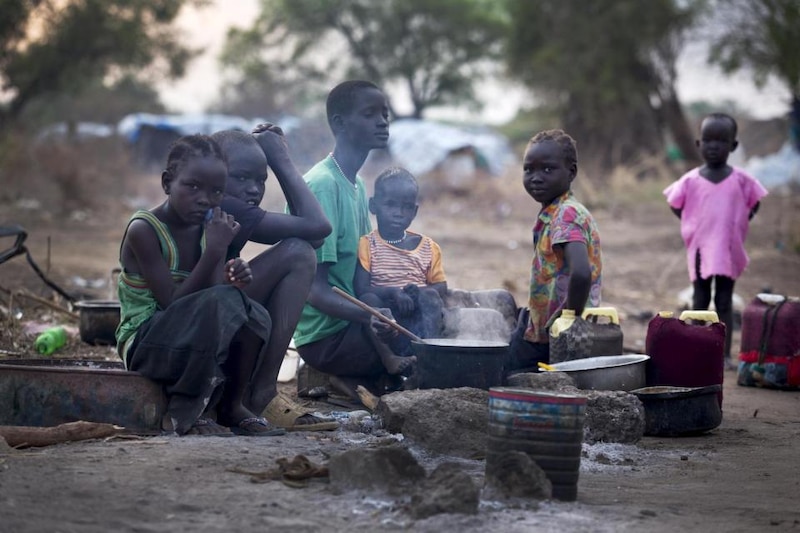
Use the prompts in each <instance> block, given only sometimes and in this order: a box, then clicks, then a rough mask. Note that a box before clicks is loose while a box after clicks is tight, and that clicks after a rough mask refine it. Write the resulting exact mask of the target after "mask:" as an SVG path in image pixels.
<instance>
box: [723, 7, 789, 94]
mask: <svg viewBox="0 0 800 533" xmlns="http://www.w3.org/2000/svg"><path fill="white" fill-rule="evenodd" d="M715 7H716V10H717V11H718V12H720V13H723V14H724V15H723V16H721V17H720V19H721V22H720V23H721V24H723V28H724V30H723V33H722V34H721V35H719V36H718V37H716V38H715V39H714V41H713V43H712V46H711V50H710V54H709V61H711V62H713V63H717V64H719V65H720V66H721V67H722V68H723V70H725V71H726V72H734V71H736V70H739V69H740V68H742V67H745V66H747V67H750V68H752V69H753V73H754V79H755V82H756V83H757V84H759V85H763V84H764V83H765V82H766V79H767V77H768V76H769V75H770V74H773V75H775V76H776V77H778V78H779V79H780V80H781V81H782V82H783V83H784V84H785V85H786V87H787V88H788V89H789V91H791V93H792V94H793V95H794V96H795V97H800V52H799V51H800V1H798V0H717V2H716V3H715Z"/></svg>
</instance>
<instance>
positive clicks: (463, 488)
mask: <svg viewBox="0 0 800 533" xmlns="http://www.w3.org/2000/svg"><path fill="white" fill-rule="evenodd" d="M479 501H480V488H478V486H477V485H476V484H475V482H474V481H473V480H472V478H471V477H470V476H469V474H467V473H466V472H464V471H463V470H462V469H461V467H460V466H459V465H458V464H456V463H444V464H441V465H439V466H438V467H437V468H436V470H434V471H433V473H432V474H431V475H430V477H429V478H428V479H426V480H425V481H423V482H422V484H421V485H419V488H418V489H417V491H416V492H415V493H414V494H413V495H412V496H411V514H412V515H413V516H414V518H427V517H429V516H433V515H435V514H440V513H461V514H475V513H477V512H478V503H479Z"/></svg>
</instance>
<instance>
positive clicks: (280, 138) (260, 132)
mask: <svg viewBox="0 0 800 533" xmlns="http://www.w3.org/2000/svg"><path fill="white" fill-rule="evenodd" d="M253 137H255V139H256V141H258V144H259V145H260V146H261V149H262V150H264V153H265V154H266V156H267V161H269V160H270V157H275V156H276V154H278V153H280V152H288V149H289V148H288V146H287V144H286V137H284V135H283V130H282V129H281V128H280V126H276V125H275V124H271V123H269V122H265V123H263V124H259V125H258V126H256V127H255V128H253Z"/></svg>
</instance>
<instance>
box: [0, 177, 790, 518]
mask: <svg viewBox="0 0 800 533" xmlns="http://www.w3.org/2000/svg"><path fill="white" fill-rule="evenodd" d="M508 180H509V182H508V183H495V184H492V185H490V186H487V185H482V186H480V188H479V189H478V191H477V194H475V195H473V197H472V198H471V199H468V198H466V197H448V198H444V199H438V200H436V201H427V202H425V203H423V205H422V206H421V208H420V215H419V217H418V220H417V221H416V222H415V228H416V229H417V230H419V231H422V232H425V233H427V234H429V235H431V236H432V237H434V238H435V239H436V240H437V241H438V242H439V243H440V244H441V246H442V249H443V252H444V261H445V269H446V272H447V275H448V279H449V283H450V286H451V287H459V288H470V289H480V288H493V287H506V288H508V289H509V290H511V291H512V293H513V294H514V295H515V296H516V297H517V298H518V300H519V302H520V303H522V302H523V301H524V294H525V287H526V284H527V277H528V265H529V261H530V257H529V256H530V243H529V240H530V228H531V226H532V224H533V221H534V218H535V216H536V213H537V206H535V205H534V204H533V203H532V202H531V201H530V200H529V199H527V198H526V197H525V196H524V194H522V190H521V188H520V187H519V186H518V183H517V181H516V177H513V178H508ZM651 188H652V187H651ZM125 189H126V190H127V191H128V193H127V196H125V197H124V198H116V199H113V200H109V205H108V206H107V207H106V208H104V209H94V210H91V211H88V210H87V211H72V212H68V213H63V214H59V215H43V214H42V213H41V212H39V211H37V210H35V209H30V208H29V207H30V204H29V203H25V202H21V203H20V202H17V203H14V204H8V205H0V224H7V223H10V222H14V223H20V224H22V225H23V226H25V227H26V228H27V229H28V231H29V239H28V244H29V247H30V249H31V251H32V253H33V255H34V257H35V258H36V260H37V262H38V263H39V264H40V265H41V266H42V267H43V268H45V265H46V263H47V261H46V257H47V255H48V254H47V241H48V237H49V238H50V243H51V244H50V253H49V256H50V262H49V263H50V268H49V273H50V275H51V276H52V277H53V279H55V280H56V281H57V282H58V283H59V284H63V286H64V287H65V288H67V289H68V290H70V291H73V292H75V293H80V294H83V295H85V296H92V297H106V296H107V293H108V287H107V286H103V282H104V281H103V280H106V279H107V278H108V275H109V272H110V270H111V268H113V267H114V266H116V256H117V251H118V244H119V240H120V237H121V233H122V230H123V229H124V224H125V221H126V219H127V217H128V216H129V214H130V212H131V211H132V210H133V208H134V206H139V205H141V206H147V205H150V204H153V203H154V202H155V201H156V199H157V197H158V195H157V191H158V185H157V183H156V180H155V178H153V177H141V182H137V183H134V184H130V183H128V184H127V185H126V188H125ZM273 192H274V191H273ZM797 207H798V197H797V196H796V195H795V196H787V197H779V196H777V195H774V196H772V197H770V198H768V199H767V200H766V201H765V202H764V205H763V208H762V211H761V213H760V214H759V215H758V216H757V217H756V219H755V220H754V222H753V224H752V228H751V235H750V237H749V239H748V245H747V247H748V251H749V254H750V257H751V260H752V262H751V265H750V267H749V269H748V271H747V272H746V273H745V274H744V276H743V277H742V278H741V279H740V280H739V281H738V282H737V291H736V292H737V294H739V295H740V296H741V297H742V298H743V300H744V301H745V302H746V301H749V300H750V299H752V298H753V297H754V295H755V294H756V293H757V292H759V291H760V290H762V289H763V288H765V287H771V288H772V290H773V291H775V292H780V293H787V294H793V295H799V294H800V276H799V275H798V272H800V255H798V254H797V253H796V252H795V251H791V249H790V247H789V246H786V245H785V239H786V238H787V235H791V234H792V232H795V233H794V234H796V232H797V227H798V224H800V222H798V220H800V219H798V218H797V216H798V215H796V214H792V213H796V212H797ZM593 211H594V214H595V215H596V217H597V219H598V223H599V226H600V232H601V237H602V240H603V254H604V280H603V284H604V299H605V300H606V303H607V304H610V305H614V306H616V307H617V308H618V309H619V310H620V312H621V315H622V324H623V330H624V333H625V345H626V346H629V347H633V348H636V349H640V350H641V349H642V348H643V341H644V333H645V331H646V324H647V320H649V318H650V317H651V316H652V315H653V313H655V312H657V311H659V310H663V309H668V310H674V309H677V308H678V307H679V305H680V304H679V303H678V302H677V293H678V292H680V291H681V290H682V289H684V288H685V287H686V286H687V285H688V276H687V274H686V266H685V259H684V254H683V249H682V245H681V241H680V237H679V233H678V223H677V220H676V219H674V217H672V215H671V213H670V212H669V210H668V209H667V208H666V206H665V205H663V204H662V203H661V202H660V201H658V200H657V199H656V197H655V195H651V196H650V197H649V198H648V197H647V195H646V194H642V195H634V196H633V198H629V199H627V200H619V201H617V200H615V201H614V202H603V203H598V205H597V206H596V207H594V208H593ZM792 217H795V218H792ZM0 242H2V241H0ZM3 244H7V243H3ZM256 251H257V249H256V248H251V249H249V253H255V252H256ZM92 284H95V285H97V286H96V287H94V288H92V287H91V285H92ZM84 285H87V286H86V287H83V286H84ZM0 287H3V288H5V289H11V290H17V289H19V288H22V287H24V288H27V289H28V290H30V291H31V292H33V293H35V294H38V295H41V296H49V291H48V290H47V289H46V288H45V287H44V286H43V284H42V283H41V282H40V281H39V280H38V278H37V277H36V276H35V275H34V274H33V272H32V270H31V269H30V268H29V267H28V265H27V264H26V263H25V261H24V258H22V257H18V258H15V259H12V260H11V261H8V262H7V263H5V264H3V265H0ZM0 304H2V305H6V304H7V294H6V293H3V292H2V291H0ZM22 310H23V312H24V314H23V317H22V319H21V321H22V322H24V321H26V320H35V321H40V322H41V321H45V322H46V321H53V322H56V321H58V322H62V323H63V322H64V320H65V318H64V317H61V316H59V315H57V314H53V313H51V312H49V311H47V310H46V309H44V308H37V307H33V306H31V305H30V304H29V303H28V304H25V305H23V306H22ZM0 320H1V321H3V327H2V329H0V332H2V335H0V361H2V359H3V357H11V356H14V354H15V352H21V353H23V354H24V355H26V356H28V355H30V350H31V342H30V339H29V338H25V337H24V336H23V335H22V334H21V331H22V326H21V324H20V322H18V321H13V320H11V319H10V318H9V317H8V315H5V316H3V313H0ZM67 323H71V324H73V325H75V324H76V323H75V322H74V321H72V322H69V321H67ZM736 341H738V334H737V336H736V337H735V342H736ZM65 353H66V354H67V355H68V356H71V357H93V358H103V357H112V358H113V354H112V353H111V352H110V351H109V350H108V349H106V348H92V347H88V346H87V345H83V344H81V343H80V342H79V341H77V340H73V341H72V342H71V344H70V345H69V346H68V347H67V349H66V351H65ZM725 380H726V381H725V391H724V394H725V404H724V420H723V423H722V425H721V426H720V427H719V428H717V429H716V430H714V431H712V432H711V433H709V434H707V435H705V436H702V437H691V438H680V439H666V438H652V437H645V438H644V439H643V440H642V441H641V442H639V443H638V444H637V445H611V444H598V445H593V446H585V449H584V457H583V461H582V467H581V477H580V482H579V496H578V501H577V502H575V503H559V502H543V503H540V504H535V503H519V502H517V503H515V504H508V503H500V502H493V501H482V503H481V508H480V512H479V513H478V514H477V515H439V516H434V517H431V518H428V519H425V520H416V521H415V520H413V519H412V518H411V517H410V515H409V514H408V512H407V502H406V501H403V500H397V501H392V500H389V499H388V498H387V497H385V496H383V495H380V494H363V493H334V492H333V491H332V490H331V489H330V487H329V486H328V485H326V484H325V483H323V482H321V481H314V482H312V483H311V484H310V485H309V486H308V487H307V488H303V489H295V488H289V487H287V486H285V485H283V484H281V483H279V482H270V483H264V484H259V483H252V482H251V481H250V480H249V478H248V476H246V475H242V474H239V473H234V472H231V471H230V470H231V469H236V468H239V469H244V470H250V471H264V470H267V469H269V468H272V467H273V466H274V462H275V460H276V459H278V458H280V457H289V458H291V457H294V456H295V455H297V454H305V455H307V456H308V457H309V458H310V459H311V460H312V461H315V462H317V463H324V462H325V461H326V459H327V458H328V457H329V456H330V455H333V454H336V453H339V452H341V451H344V450H346V449H349V448H351V447H354V446H380V445H383V444H385V443H386V442H387V441H394V440H396V439H398V438H401V437H400V436H382V437H379V436H375V435H365V434H362V433H357V432H351V431H345V430H338V431H336V432H330V433H318V434H315V433H292V434H288V435H286V436H283V437H274V438H268V439H247V438H244V437H236V438H233V439H220V438H198V437H184V438H166V437H154V438H146V439H140V440H110V441H92V442H84V443H74V444H64V445H58V446H53V447H49V448H45V449H39V450H26V451H17V452H10V453H5V454H4V453H3V452H2V451H0V532H5V531H8V532H27V531H31V532H33V531H61V532H73V531H81V532H84V531H108V530H112V529H113V530H118V531H140V532H147V531H177V532H179V531H228V530H231V531H241V530H247V529H257V530H268V531H272V530H274V531H289V530H291V531H294V532H299V531H314V532H317V531H345V530H347V531H351V530H354V531H373V530H376V529H378V528H382V529H387V530H401V529H410V530H413V531H452V530H461V531H485V530H488V529H493V530H497V531H641V530H647V531H654V532H660V531H664V532H667V531H680V530H690V531H764V530H769V531H800V511H798V509H799V508H800V507H798V505H797V497H798V494H800V459H798V457H797V452H796V450H797V445H796V442H797V440H796V439H798V438H800V393H798V392H780V391H773V390H762V389H754V388H744V387H739V386H737V385H736V383H735V373H734V372H731V371H728V372H726V375H725ZM284 388H285V389H286V390H287V391H292V390H293V384H288V385H286V386H285V387H284ZM412 450H413V451H414V453H415V454H416V455H417V456H418V458H419V460H420V461H421V462H422V464H423V465H425V466H426V468H428V469H429V470H430V469H432V468H433V467H434V466H435V465H436V464H438V463H439V462H441V461H442V460H444V459H445V458H442V457H432V456H430V455H428V454H425V453H424V452H422V451H421V450H418V449H416V448H413V443H412ZM460 462H461V463H462V464H463V466H464V468H466V469H467V470H468V471H469V472H470V473H471V474H473V475H474V477H475V479H476V481H478V482H479V483H482V477H483V463H482V462H481V461H467V460H460Z"/></svg>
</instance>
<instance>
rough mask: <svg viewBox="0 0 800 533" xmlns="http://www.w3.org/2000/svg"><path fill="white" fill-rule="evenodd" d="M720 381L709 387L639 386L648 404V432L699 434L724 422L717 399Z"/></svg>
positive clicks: (641, 398)
mask: <svg viewBox="0 0 800 533" xmlns="http://www.w3.org/2000/svg"><path fill="white" fill-rule="evenodd" d="M720 389H721V386H720V385H709V386H706V387H667V386H661V387H645V388H643V389H635V390H632V391H631V394H635V395H636V397H637V398H639V400H641V402H642V404H643V405H644V418H645V426H644V434H645V435H656V436H664V437H678V436H682V435H696V434H698V433H703V432H706V431H710V430H712V429H714V428H715V427H717V426H719V425H720V423H722V410H721V409H720V406H719V402H718V401H717V394H718V393H719V391H720Z"/></svg>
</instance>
